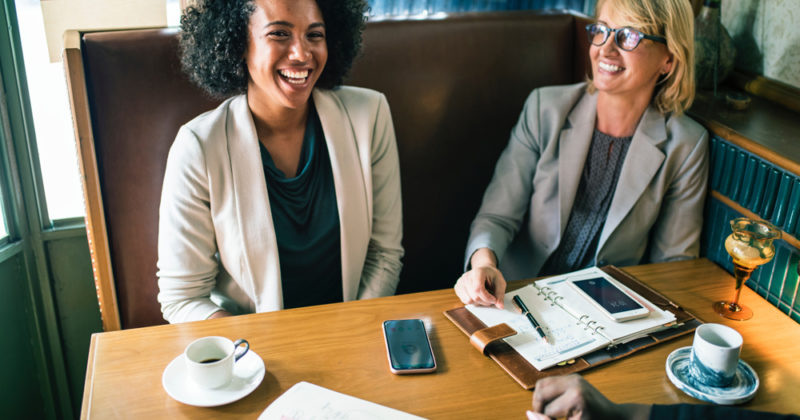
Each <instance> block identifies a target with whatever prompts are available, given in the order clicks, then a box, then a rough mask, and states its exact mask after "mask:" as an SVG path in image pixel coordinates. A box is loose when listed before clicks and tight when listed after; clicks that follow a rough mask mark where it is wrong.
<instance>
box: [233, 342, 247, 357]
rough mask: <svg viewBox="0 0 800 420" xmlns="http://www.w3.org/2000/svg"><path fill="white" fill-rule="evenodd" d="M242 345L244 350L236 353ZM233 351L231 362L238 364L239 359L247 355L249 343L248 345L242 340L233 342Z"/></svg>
mask: <svg viewBox="0 0 800 420" xmlns="http://www.w3.org/2000/svg"><path fill="white" fill-rule="evenodd" d="M242 344H244V350H242V351H241V352H239V353H236V351H237V350H239V346H241V345H242ZM233 351H234V354H233V361H234V362H238V361H239V359H241V358H242V356H244V355H245V354H247V352H248V351H250V343H248V342H247V340H245V339H244V338H240V339H238V340H236V341H234V342H233Z"/></svg>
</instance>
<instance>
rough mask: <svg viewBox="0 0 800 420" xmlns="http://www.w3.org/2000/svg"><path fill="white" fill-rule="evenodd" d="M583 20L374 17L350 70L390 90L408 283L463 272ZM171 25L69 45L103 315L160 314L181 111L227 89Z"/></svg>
mask: <svg viewBox="0 0 800 420" xmlns="http://www.w3.org/2000/svg"><path fill="white" fill-rule="evenodd" d="M585 23H586V19H584V18H582V17H579V16H574V15H571V14H541V13H533V12H506V13H487V14H466V15H457V16H449V17H447V18H445V19H436V20H405V21H383V22H374V23H370V24H368V27H367V30H366V31H365V33H364V52H363V55H362V56H361V57H360V58H359V59H358V60H357V61H356V63H355V65H354V67H353V70H352V72H351V76H350V77H349V78H348V80H347V81H346V84H349V85H355V86H362V87H368V88H372V89H375V90H378V91H381V92H383V93H385V94H386V97H387V99H388V101H389V106H390V107H391V111H392V116H393V120H394V125H395V129H396V133H397V142H398V148H399V153H400V168H401V169H400V170H401V177H402V191H403V216H404V232H403V233H404V240H403V244H404V247H405V250H406V257H405V258H404V268H403V272H402V274H401V282H400V286H399V288H398V292H399V293H403V292H412V291H420V290H431V289H436V288H443V287H450V286H452V284H453V283H454V282H455V280H456V278H457V277H458V276H459V275H460V273H461V270H462V263H463V251H464V247H465V245H466V238H467V234H468V231H469V225H470V222H471V220H472V218H473V217H474V216H475V213H476V211H477V209H478V206H479V204H480V200H481V197H482V194H483V190H484V188H485V187H486V185H487V183H488V182H489V179H490V177H491V174H492V170H493V167H494V163H495V160H496V159H497V157H498V156H499V154H500V152H501V151H502V149H503V147H504V146H505V144H506V142H507V141H508V136H509V133H510V130H511V128H512V126H513V125H514V123H515V121H516V119H517V118H518V116H519V113H520V111H521V109H522V104H523V102H524V100H525V98H526V96H527V95H528V93H529V92H530V91H531V90H532V89H534V88H536V87H539V86H545V85H553V84H566V83H573V82H577V81H580V80H582V79H583V78H584V77H585V73H586V57H587V51H588V42H587V41H586V37H585V35H583V26H584V25H585ZM176 35H177V31H176V30H175V29H162V30H135V31H133V30H129V31H115V32H102V33H100V32H97V33H87V34H84V35H83V36H82V41H81V47H80V48H81V51H80V53H77V52H76V51H72V53H71V54H70V50H67V54H66V55H65V62H66V65H67V67H68V78H70V80H69V83H70V86H71V94H72V101H73V103H72V105H73V112H74V113H75V114H76V115H75V119H76V131H77V132H78V141H79V148H80V154H81V161H82V163H81V164H82V170H83V174H84V181H85V185H84V186H85V192H86V199H87V228H88V229H89V232H88V233H89V239H90V247H91V249H92V253H93V256H92V257H93V263H96V262H97V261H103V260H104V258H105V260H108V261H110V262H109V264H108V266H109V270H108V271H109V272H110V273H106V274H103V273H104V271H103V270H102V269H98V267H97V266H95V267H94V268H95V273H96V281H97V282H98V290H99V291H101V290H104V287H105V288H106V289H107V288H109V287H110V288H111V290H112V291H113V293H112V294H115V296H114V298H113V299H103V298H102V297H100V299H101V302H100V303H101V311H102V313H103V321H104V328H106V329H115V328H120V327H121V328H131V327H139V326H146V325H154V324H159V323H163V322H164V321H163V319H162V318H161V313H160V309H159V305H158V303H157V301H156V295H157V293H158V286H157V280H156V260H157V236H158V205H159V200H160V194H161V184H162V181H163V174H164V168H165V165H166V157H167V153H168V151H169V148H170V145H171V144H172V141H173V140H174V138H175V134H176V133H177V131H178V128H179V127H180V126H181V125H182V124H184V123H186V122H187V121H189V120H190V119H192V118H193V117H194V116H196V115H198V114H200V113H202V112H204V111H206V110H209V109H212V108H213V107H214V106H215V105H216V104H218V103H219V101H215V100H211V99H210V98H208V97H207V96H206V95H204V94H203V93H202V92H201V91H200V90H199V89H198V88H196V87H194V86H193V85H192V84H191V83H190V82H189V81H188V80H187V78H186V77H185V76H184V75H183V74H182V73H181V71H180V66H179V59H178V56H177V38H176ZM81 78H82V79H83V80H78V79H81ZM84 80H85V94H84V93H82V92H83V91H82V89H81V85H80V84H81V83H84ZM81 101H84V102H85V104H86V106H85V107H84V108H86V110H87V111H86V112H85V113H88V120H90V125H89V124H86V125H87V127H82V126H81V123H80V121H81V115H80V114H81V104H82V103H83V102H81ZM93 165H94V166H93ZM93 186H94V187H96V189H97V191H95V193H93V192H92V188H93ZM93 201H95V202H98V203H97V204H98V206H97V209H98V210H97V211H95V210H92V202H93ZM104 242H105V243H104ZM104 254H107V255H104ZM100 268H101V267H100ZM99 293H100V292H99ZM114 316H116V317H117V318H118V322H116V323H113V322H108V321H109V320H110V319H111V318H112V317H114Z"/></svg>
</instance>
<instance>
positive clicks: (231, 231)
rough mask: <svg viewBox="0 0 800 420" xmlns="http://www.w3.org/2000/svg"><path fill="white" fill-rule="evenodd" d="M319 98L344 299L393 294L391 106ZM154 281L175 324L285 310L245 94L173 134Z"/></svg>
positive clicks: (373, 98) (364, 93) (335, 94)
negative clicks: (230, 313)
mask: <svg viewBox="0 0 800 420" xmlns="http://www.w3.org/2000/svg"><path fill="white" fill-rule="evenodd" d="M312 95H313V100H314V104H315V106H316V108H317V112H318V114H319V118H320V122H321V124H322V130H323V132H324V133H325V141H326V144H327V146H328V152H329V154H330V160H331V167H332V170H333V181H334V187H335V189H336V201H337V205H338V208H339V223H340V227H341V228H340V232H341V253H342V291H343V296H344V300H346V301H347V300H354V299H363V298H371V297H378V296H386V295H391V294H393V293H394V291H395V288H396V287H397V282H398V279H399V274H400V268H401V262H400V258H401V257H402V255H403V248H402V245H401V244H400V240H401V238H402V226H403V225H402V214H401V201H400V170H399V164H398V157H397V145H396V143H395V134H394V126H393V125H392V119H391V115H390V112H389V105H388V104H387V102H386V98H385V97H384V96H383V95H382V94H380V93H378V92H375V91H371V90H367V89H361V88H353V87H341V88H339V89H336V90H321V89H315V90H314V91H313V94H312ZM309 264H313V261H309ZM158 277H159V279H158V285H159V288H160V292H159V294H158V301H159V302H160V303H161V309H162V312H163V313H164V318H165V319H166V320H168V321H169V322H172V323H174V322H184V321H193V320H201V319H206V318H207V317H208V316H210V315H211V314H212V313H214V312H215V311H217V310H219V308H220V307H221V306H220V305H222V307H224V308H226V309H232V310H234V311H241V312H264V311H272V310H278V309H281V308H282V307H283V294H282V290H281V272H280V264H279V261H278V247H277V243H276V240H275V229H274V226H273V225H272V214H271V210H270V203H269V197H268V195H267V186H266V181H265V178H264V169H263V166H262V162H261V154H260V152H259V140H258V136H257V135H256V131H255V126H254V124H253V118H252V115H251V114H250V109H249V107H248V105H247V98H246V97H245V96H244V95H240V96H236V97H233V98H231V99H228V100H226V101H225V102H223V103H222V104H221V105H220V106H219V107H217V108H216V109H214V110H212V111H209V112H207V113H204V114H202V115H200V116H198V117H197V118H195V119H193V120H192V121H190V122H188V123H187V124H186V125H184V126H183V127H181V129H180V131H179V132H178V135H177V138H176V139H175V143H174V144H173V145H172V148H171V149H170V153H169V158H168V161H167V169H166V174H165V176H164V185H163V190H162V196H161V206H160V219H159V233H158ZM212 292H213V293H212ZM212 295H213V296H214V300H213V301H212Z"/></svg>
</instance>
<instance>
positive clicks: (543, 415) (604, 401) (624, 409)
mask: <svg viewBox="0 0 800 420" xmlns="http://www.w3.org/2000/svg"><path fill="white" fill-rule="evenodd" d="M650 408H651V406H649V405H643V404H615V403H613V402H611V401H609V400H608V398H606V397H605V396H604V395H603V394H601V393H600V391H598V390H597V388H595V387H593V386H592V384H590V383H589V382H586V380H585V379H583V378H582V377H581V376H580V375H577V374H572V375H567V376H551V377H548V378H544V379H540V380H538V381H536V388H535V390H534V392H533V410H532V411H528V413H527V415H528V419H530V420H547V419H550V418H561V417H564V418H566V419H567V420H590V419H595V420H598V419H622V420H624V419H629V420H637V419H647V418H649V417H650Z"/></svg>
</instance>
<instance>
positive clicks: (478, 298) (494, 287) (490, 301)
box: [455, 248, 506, 309]
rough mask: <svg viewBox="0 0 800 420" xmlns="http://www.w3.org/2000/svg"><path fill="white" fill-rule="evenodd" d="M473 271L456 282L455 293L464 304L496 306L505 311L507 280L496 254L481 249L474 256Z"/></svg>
mask: <svg viewBox="0 0 800 420" xmlns="http://www.w3.org/2000/svg"><path fill="white" fill-rule="evenodd" d="M470 261H471V262H470V265H471V266H472V269H471V270H469V271H467V272H466V273H464V274H462V275H461V277H460V278H459V279H458V281H457V282H456V286H455V292H456V295H458V298H459V299H461V302H463V303H464V304H469V303H474V304H476V305H481V306H491V305H494V306H496V307H497V308H499V309H503V306H504V305H503V297H504V296H505V294H506V280H505V278H503V274H502V273H501V272H500V270H499V269H498V268H497V260H496V258H495V256H494V252H492V251H491V250H489V249H488V248H481V249H479V250H477V251H475V253H474V254H472V258H471V259H470Z"/></svg>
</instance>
